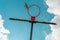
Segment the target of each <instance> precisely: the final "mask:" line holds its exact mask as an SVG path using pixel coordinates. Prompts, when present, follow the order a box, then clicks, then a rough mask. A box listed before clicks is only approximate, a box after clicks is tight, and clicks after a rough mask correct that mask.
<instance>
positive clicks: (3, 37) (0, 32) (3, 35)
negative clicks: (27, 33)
mask: <svg viewBox="0 0 60 40" xmlns="http://www.w3.org/2000/svg"><path fill="white" fill-rule="evenodd" d="M3 22H4V20H2V16H1V15H0V40H8V34H9V33H10V32H9V30H7V29H5V28H4V26H3Z"/></svg>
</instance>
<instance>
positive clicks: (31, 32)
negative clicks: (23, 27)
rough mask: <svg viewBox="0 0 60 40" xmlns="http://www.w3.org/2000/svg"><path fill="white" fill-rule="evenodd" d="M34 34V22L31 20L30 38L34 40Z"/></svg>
mask: <svg viewBox="0 0 60 40" xmlns="http://www.w3.org/2000/svg"><path fill="white" fill-rule="evenodd" d="M32 34H33V22H31V31H30V40H32Z"/></svg>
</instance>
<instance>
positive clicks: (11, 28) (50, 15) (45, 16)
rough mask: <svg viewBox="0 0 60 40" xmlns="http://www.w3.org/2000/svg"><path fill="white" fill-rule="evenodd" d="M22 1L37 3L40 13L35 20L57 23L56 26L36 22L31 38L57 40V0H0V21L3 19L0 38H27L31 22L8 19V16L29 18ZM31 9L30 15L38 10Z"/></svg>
mask: <svg viewBox="0 0 60 40" xmlns="http://www.w3.org/2000/svg"><path fill="white" fill-rule="evenodd" d="M24 2H27V3H28V5H31V4H37V5H39V7H40V15H39V16H38V17H36V20H41V21H53V22H56V23H58V25H57V26H54V25H53V26H52V25H47V24H38V23H37V24H34V29H33V40H49V39H50V40H59V36H58V34H60V33H59V30H57V29H58V28H59V19H60V18H59V17H60V16H59V15H60V14H59V12H60V11H59V10H60V9H59V7H60V6H59V3H60V1H59V0H58V1H56V0H53V1H52V0H0V15H1V16H0V21H2V20H4V22H0V25H2V26H1V27H3V28H4V29H3V32H2V33H1V31H2V30H0V35H3V36H1V37H0V39H1V40H4V38H5V40H29V37H30V27H31V24H30V23H28V22H22V21H12V20H9V18H10V17H14V18H23V19H30V16H29V15H28V13H27V10H26V8H25V7H24ZM56 9H57V10H56ZM31 10H32V11H31V14H32V15H35V14H37V12H38V11H37V9H36V8H35V9H34V8H32V9H31ZM56 15H57V16H56ZM1 17H2V18H1ZM2 23H3V24H2ZM52 27H53V28H52ZM0 29H2V28H0ZM55 29H56V31H55ZM5 32H6V33H5ZM56 32H58V33H56ZM3 33H4V34H6V35H4V34H3ZM55 33H56V34H57V35H56V34H55ZM52 35H53V36H52ZM54 35H55V36H54ZM4 36H5V37H4ZM56 36H57V37H56ZM50 37H53V38H50Z"/></svg>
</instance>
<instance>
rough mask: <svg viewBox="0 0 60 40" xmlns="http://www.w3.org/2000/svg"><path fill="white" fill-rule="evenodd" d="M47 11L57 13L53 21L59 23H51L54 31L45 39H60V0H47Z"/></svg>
mask: <svg viewBox="0 0 60 40" xmlns="http://www.w3.org/2000/svg"><path fill="white" fill-rule="evenodd" d="M46 4H47V5H48V9H47V11H48V12H49V13H53V14H54V15H56V16H55V17H54V18H53V19H52V20H51V21H52V22H55V23H57V25H50V26H51V30H52V33H50V34H49V35H47V37H46V39H45V40H60V0H46Z"/></svg>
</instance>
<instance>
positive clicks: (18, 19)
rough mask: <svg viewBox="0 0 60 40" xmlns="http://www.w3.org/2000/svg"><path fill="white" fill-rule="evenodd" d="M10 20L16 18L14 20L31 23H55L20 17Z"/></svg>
mask: <svg viewBox="0 0 60 40" xmlns="http://www.w3.org/2000/svg"><path fill="white" fill-rule="evenodd" d="M10 20H16V21H25V22H33V23H43V24H52V25H57V24H56V23H53V22H45V21H31V20H26V19H20V18H10Z"/></svg>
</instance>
